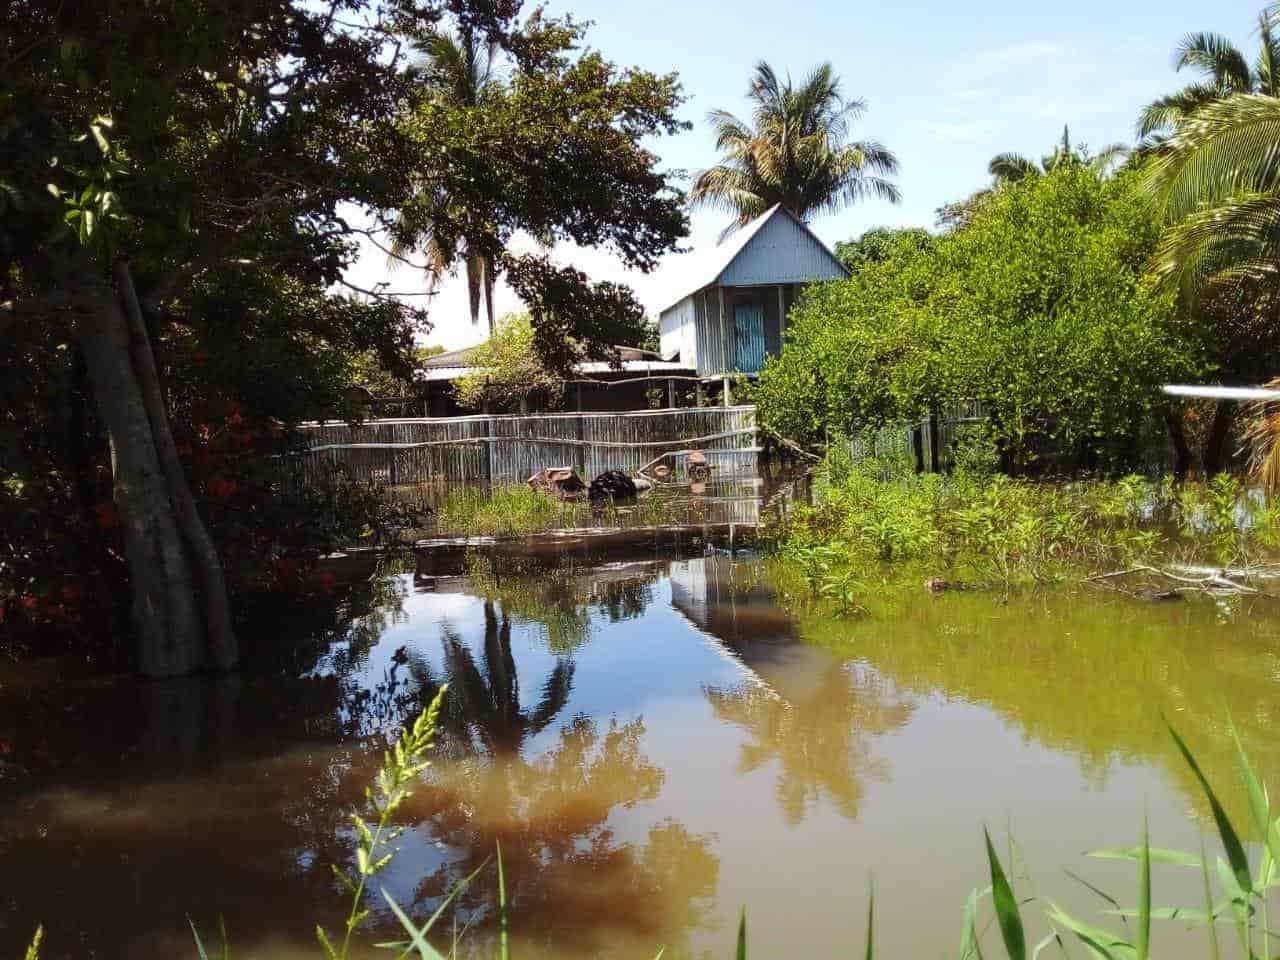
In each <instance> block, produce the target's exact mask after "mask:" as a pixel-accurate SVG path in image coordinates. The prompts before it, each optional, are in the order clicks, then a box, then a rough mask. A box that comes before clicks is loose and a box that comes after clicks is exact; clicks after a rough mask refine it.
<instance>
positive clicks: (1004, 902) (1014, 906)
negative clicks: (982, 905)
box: [982, 828, 1027, 960]
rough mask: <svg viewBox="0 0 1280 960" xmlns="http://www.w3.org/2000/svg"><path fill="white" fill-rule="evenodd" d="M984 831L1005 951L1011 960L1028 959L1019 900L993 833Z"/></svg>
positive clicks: (994, 901) (992, 887) (994, 900)
mask: <svg viewBox="0 0 1280 960" xmlns="http://www.w3.org/2000/svg"><path fill="white" fill-rule="evenodd" d="M982 833H983V836H984V837H985V838H986V841H987V862H988V863H989V864H990V866H991V901H992V903H993V904H994V905H995V910H996V922H997V923H999V925H1000V935H1001V937H1002V938H1003V939H1004V948H1005V951H1006V952H1007V953H1008V954H1009V960H1026V958H1027V939H1026V934H1025V933H1024V932H1023V929H1022V916H1021V914H1019V913H1018V901H1017V899H1016V898H1015V897H1014V895H1013V888H1012V887H1011V886H1010V885H1009V880H1008V878H1007V877H1006V876H1005V873H1004V868H1003V867H1001V866H1000V858H999V857H998V856H996V849H995V847H993V846H992V845H991V834H990V833H989V832H988V831H987V830H986V829H985V828H984V829H983V831H982Z"/></svg>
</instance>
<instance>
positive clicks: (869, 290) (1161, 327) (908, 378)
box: [758, 166, 1199, 468]
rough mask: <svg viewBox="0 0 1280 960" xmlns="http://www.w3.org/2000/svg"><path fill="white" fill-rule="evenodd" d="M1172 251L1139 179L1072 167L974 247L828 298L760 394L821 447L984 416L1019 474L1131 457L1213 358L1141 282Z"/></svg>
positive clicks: (797, 314)
mask: <svg viewBox="0 0 1280 960" xmlns="http://www.w3.org/2000/svg"><path fill="white" fill-rule="evenodd" d="M1155 241H1156V227H1155V225H1154V224H1153V223H1152V222H1151V220H1150V218H1149V217H1148V216H1147V214H1146V211H1145V207H1144V203H1143V199H1142V197H1141V196H1140V195H1139V193H1138V192H1137V191H1136V190H1135V189H1134V187H1133V182H1132V178H1131V177H1129V176H1127V175H1123V176H1120V177H1117V178H1113V179H1111V180H1106V181H1104V180H1100V179H1099V178H1098V177H1097V176H1095V175H1094V174H1092V173H1091V172H1090V171H1088V170H1087V169H1085V168H1082V167H1076V166H1070V167H1063V168H1061V169H1056V170H1054V171H1052V172H1051V173H1049V174H1046V175H1044V176H1041V177H1037V178H1033V179H1030V180H1027V181H1026V182H1024V183H1021V184H1018V185H1016V186H1011V187H1009V188H1008V189H1005V190H1001V191H999V192H998V193H996V194H994V195H993V196H992V197H991V198H990V199H989V200H988V202H987V203H985V204H984V205H983V206H982V207H981V209H980V210H978V211H977V212H976V214H975V215H974V218H973V220H972V222H971V223H970V224H969V225H968V226H967V227H966V228H965V229H963V230H958V231H955V232H954V233H951V234H949V235H947V236H945V237H942V238H939V239H938V240H936V241H935V242H934V243H933V244H932V245H930V246H929V247H927V248H921V247H917V246H915V245H912V244H905V245H900V246H899V247H897V248H895V252H894V255H893V256H891V257H889V258H888V259H885V260H882V261H881V262H878V263H870V264H868V265H867V266H865V267H864V268H863V269H861V270H859V271H858V272H857V273H855V275H854V276H853V277H852V278H851V279H850V280H847V281H838V282H835V283H829V284H823V285H821V286H818V287H815V288H812V289H811V291H810V293H809V294H808V296H807V297H806V298H805V299H804V300H803V301H802V302H801V304H800V305H799V307H798V308H797V309H796V310H795V311H793V313H792V316H791V319H790V323H789V326H788V340H787V344H786V348H785V349H784V351H783V354H782V356H781V357H780V358H778V359H775V360H772V361H771V362H770V363H769V364H768V365H767V367H766V369H765V371H764V373H763V374H762V376H761V379H760V384H759V388H758V401H759V403H760V412H761V413H760V415H761V420H762V422H763V423H764V425H765V426H766V427H767V428H769V429H771V430H774V431H776V432H778V433H781V434H782V435H784V436H787V437H790V438H792V439H795V440H800V441H804V442H809V443H813V442H816V441H819V440H821V439H822V438H823V437H824V436H827V435H839V434H847V433H850V432H852V431H856V430H859V429H862V428H864V427H867V426H873V425H876V424H881V423H884V422H887V421H892V420H896V419H898V418H914V417H918V416H922V415H924V414H927V413H928V412H930V411H931V410H937V409H939V408H940V407H941V406H943V405H945V404H947V403H949V402H952V401H960V400H977V401H981V402H982V403H983V404H984V405H985V407H986V410H987V412H988V413H989V414H990V416H991V418H992V423H993V425H994V428H995V430H996V437H997V439H998V441H999V443H1000V445H1001V448H1002V450H1003V451H1004V453H1005V455H1006V457H1007V458H1008V459H1009V461H1010V465H1011V466H1015V467H1020V468H1031V467H1032V466H1033V465H1034V460H1035V457H1036V455H1037V450H1038V449H1040V448H1041V446H1040V445H1042V444H1045V443H1052V444H1053V445H1054V446H1055V447H1057V448H1059V449H1066V450H1070V451H1078V452H1080V453H1081V454H1087V452H1088V451H1090V450H1097V449H1098V448H1099V447H1102V446H1105V445H1110V444H1114V443H1117V442H1122V441H1123V440H1124V439H1125V438H1128V437H1131V436H1133V435H1134V433H1135V432H1136V431H1137V429H1138V427H1139V424H1140V422H1141V420H1142V419H1143V418H1144V416H1145V415H1146V414H1147V413H1148V412H1149V411H1150V410H1151V409H1152V407H1153V405H1154V403H1155V402H1156V400H1157V397H1158V389H1159V385H1160V384H1161V383H1164V382H1168V378H1170V377H1172V376H1175V375H1179V374H1187V373H1189V372H1191V371H1190V370H1189V367H1190V366H1191V364H1192V362H1193V361H1192V360H1191V359H1190V358H1193V357H1195V356H1197V355H1198V349H1199V345H1198V344H1197V343H1196V342H1195V340H1194V338H1192V337H1191V336H1190V334H1189V333H1188V332H1187V331H1186V330H1184V329H1183V327H1182V326H1181V325H1180V324H1179V323H1178V321H1177V319H1176V314H1175V312H1174V310H1173V309H1172V305H1171V303H1170V302H1169V300H1168V298H1161V297H1159V296H1156V295H1155V294H1153V293H1152V291H1151V290H1150V289H1149V288H1148V285H1147V284H1146V283H1145V282H1144V280H1143V277H1142V271H1143V267H1144V266H1145V263H1146V259H1147V257H1148V255H1149V253H1150V251H1151V249H1152V247H1153V245H1154V243H1155Z"/></svg>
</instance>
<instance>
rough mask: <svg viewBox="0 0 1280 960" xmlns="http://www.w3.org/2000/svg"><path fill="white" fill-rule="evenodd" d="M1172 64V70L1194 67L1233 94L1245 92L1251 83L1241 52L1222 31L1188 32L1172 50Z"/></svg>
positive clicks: (1246, 62) (1247, 64)
mask: <svg viewBox="0 0 1280 960" xmlns="http://www.w3.org/2000/svg"><path fill="white" fill-rule="evenodd" d="M1173 66H1174V69H1175V70H1181V69H1183V68H1184V67H1195V68H1197V69H1199V70H1200V71H1202V72H1203V73H1205V74H1206V75H1208V76H1210V77H1212V78H1213V80H1214V82H1215V83H1217V84H1218V85H1220V86H1222V87H1225V88H1226V89H1227V90H1229V91H1232V92H1235V93H1245V92H1248V91H1249V90H1250V89H1251V86H1252V79H1253V77H1252V74H1251V73H1250V71H1249V63H1248V61H1247V60H1245V57H1244V54H1243V53H1241V52H1240V50H1239V49H1238V48H1237V47H1236V46H1235V44H1233V43H1232V42H1231V41H1230V40H1229V39H1227V38H1226V37H1224V36H1222V35H1221V34H1217V33H1189V34H1187V35H1186V36H1185V37H1183V39H1182V42H1181V43H1180V44H1178V48H1177V50H1176V51H1175V52H1174V56H1173Z"/></svg>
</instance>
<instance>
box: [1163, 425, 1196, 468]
mask: <svg viewBox="0 0 1280 960" xmlns="http://www.w3.org/2000/svg"><path fill="white" fill-rule="evenodd" d="M1163 416H1164V425H1165V428H1166V429H1167V430H1168V431H1169V442H1170V443H1171V444H1172V445H1173V476H1174V479H1176V480H1179V481H1181V480H1185V479H1187V474H1188V473H1190V472H1191V447H1190V446H1189V445H1188V444H1187V433H1186V431H1185V430H1184V429H1183V427H1182V418H1181V417H1179V416H1178V414H1177V412H1176V411H1175V410H1173V409H1171V408H1169V407H1166V408H1165V409H1164V412H1163Z"/></svg>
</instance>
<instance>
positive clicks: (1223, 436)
mask: <svg viewBox="0 0 1280 960" xmlns="http://www.w3.org/2000/svg"><path fill="white" fill-rule="evenodd" d="M1235 410H1236V408H1235V403H1234V401H1231V400H1219V401H1218V403H1217V406H1215V407H1214V410H1213V420H1212V421H1210V423H1209V435H1208V436H1207V437H1205V441H1204V456H1203V457H1202V458H1201V459H1202V461H1203V463H1204V475H1205V476H1206V477H1211V476H1213V475H1214V474H1216V473H1221V472H1222V470H1223V459H1224V454H1225V453H1226V448H1227V440H1228V438H1229V437H1230V436H1231V424H1232V422H1233V421H1234V420H1235Z"/></svg>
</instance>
